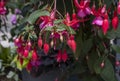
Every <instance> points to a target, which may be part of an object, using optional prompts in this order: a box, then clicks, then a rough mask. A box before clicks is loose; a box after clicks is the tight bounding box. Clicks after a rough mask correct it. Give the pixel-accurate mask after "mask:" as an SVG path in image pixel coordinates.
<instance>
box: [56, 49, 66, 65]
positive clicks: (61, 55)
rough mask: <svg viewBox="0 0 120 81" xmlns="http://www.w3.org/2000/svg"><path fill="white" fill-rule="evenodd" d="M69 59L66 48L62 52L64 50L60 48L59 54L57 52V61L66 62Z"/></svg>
mask: <svg viewBox="0 0 120 81" xmlns="http://www.w3.org/2000/svg"><path fill="white" fill-rule="evenodd" d="M67 59H68V55H67V52H66V50H64V52H63V53H62V51H61V50H59V52H58V54H57V56H56V60H57V62H59V63H60V62H62V61H63V62H66V61H67Z"/></svg>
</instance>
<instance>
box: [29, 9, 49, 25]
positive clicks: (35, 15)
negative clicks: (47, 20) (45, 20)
mask: <svg viewBox="0 0 120 81" xmlns="http://www.w3.org/2000/svg"><path fill="white" fill-rule="evenodd" d="M46 15H49V12H48V11H43V10H36V11H34V12H33V13H32V14H30V16H29V17H28V19H27V21H28V22H29V23H30V24H34V23H35V21H36V20H37V19H38V18H39V17H40V16H46Z"/></svg>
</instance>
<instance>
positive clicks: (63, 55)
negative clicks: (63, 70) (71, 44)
mask: <svg viewBox="0 0 120 81" xmlns="http://www.w3.org/2000/svg"><path fill="white" fill-rule="evenodd" d="M67 59H68V55H67V52H66V50H64V52H63V54H62V60H63V62H66V61H67Z"/></svg>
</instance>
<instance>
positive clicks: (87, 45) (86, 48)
mask: <svg viewBox="0 0 120 81" xmlns="http://www.w3.org/2000/svg"><path fill="white" fill-rule="evenodd" d="M91 38H92V37H91ZM91 38H89V39H87V40H85V41H84V43H83V47H82V52H83V53H84V54H87V53H88V52H89V51H90V49H91V48H92V46H93V41H92V39H91Z"/></svg>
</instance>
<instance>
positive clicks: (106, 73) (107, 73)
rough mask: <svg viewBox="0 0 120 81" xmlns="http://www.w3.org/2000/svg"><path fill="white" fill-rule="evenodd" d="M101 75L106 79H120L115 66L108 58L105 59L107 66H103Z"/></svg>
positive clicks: (106, 80) (108, 80)
mask: <svg viewBox="0 0 120 81" xmlns="http://www.w3.org/2000/svg"><path fill="white" fill-rule="evenodd" d="M100 76H101V77H102V78H103V79H104V80H105V81H118V80H117V78H116V76H115V72H114V68H113V66H112V64H111V62H110V61H109V60H108V59H106V60H105V67H104V68H103V70H102V72H101V73H100Z"/></svg>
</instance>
